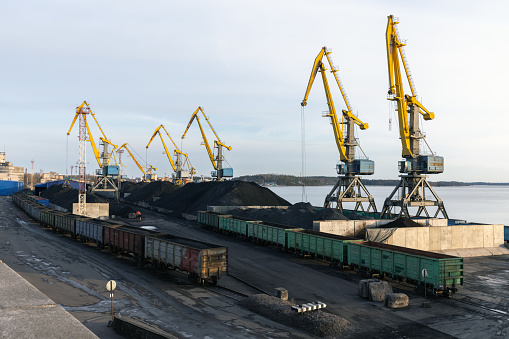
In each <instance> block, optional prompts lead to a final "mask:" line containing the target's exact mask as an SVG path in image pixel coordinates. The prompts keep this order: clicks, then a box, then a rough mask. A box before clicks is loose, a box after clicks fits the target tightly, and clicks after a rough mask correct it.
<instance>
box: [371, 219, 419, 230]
mask: <svg viewBox="0 0 509 339" xmlns="http://www.w3.org/2000/svg"><path fill="white" fill-rule="evenodd" d="M423 226H424V225H421V224H419V223H418V222H415V221H413V220H412V219H410V218H403V217H401V218H398V219H396V220H394V221H391V222H390V223H388V224H385V225H381V226H378V228H403V227H423Z"/></svg>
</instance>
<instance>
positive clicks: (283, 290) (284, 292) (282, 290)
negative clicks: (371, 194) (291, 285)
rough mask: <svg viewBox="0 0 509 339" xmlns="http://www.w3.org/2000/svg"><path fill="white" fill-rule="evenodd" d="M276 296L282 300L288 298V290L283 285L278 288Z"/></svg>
mask: <svg viewBox="0 0 509 339" xmlns="http://www.w3.org/2000/svg"><path fill="white" fill-rule="evenodd" d="M276 297H278V298H279V299H281V300H288V290H287V289H286V288H283V287H277V288H276Z"/></svg>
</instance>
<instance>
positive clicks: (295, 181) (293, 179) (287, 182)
mask: <svg viewBox="0 0 509 339" xmlns="http://www.w3.org/2000/svg"><path fill="white" fill-rule="evenodd" d="M235 179H236V180H241V181H249V182H254V183H257V184H258V185H260V186H268V187H276V186H333V185H335V184H336V182H337V177H323V176H307V177H297V176H292V175H284V174H256V175H245V176H240V177H238V178H235ZM362 181H363V183H364V184H365V185H367V186H396V185H397V184H398V183H399V180H392V179H365V178H363V180H362ZM430 184H431V186H434V187H462V186H509V183H500V182H499V183H492V182H483V181H479V182H461V181H430Z"/></svg>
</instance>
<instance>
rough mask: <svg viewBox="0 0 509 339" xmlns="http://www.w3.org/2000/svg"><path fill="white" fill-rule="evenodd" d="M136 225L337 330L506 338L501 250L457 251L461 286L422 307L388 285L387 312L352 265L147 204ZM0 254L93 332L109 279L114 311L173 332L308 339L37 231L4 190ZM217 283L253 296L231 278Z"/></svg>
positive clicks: (173, 275)
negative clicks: (215, 261) (211, 247)
mask: <svg viewBox="0 0 509 339" xmlns="http://www.w3.org/2000/svg"><path fill="white" fill-rule="evenodd" d="M138 225H139V226H153V227H157V229H158V230H160V231H166V232H170V233H174V234H178V235H182V236H186V237H189V238H194V239H197V240H202V241H206V242H211V243H216V244H220V245H225V246H228V250H229V272H230V274H232V275H234V276H236V277H240V278H241V279H242V280H244V281H247V282H249V283H250V284H252V285H255V286H257V287H258V288H260V289H262V290H264V291H267V292H268V293H274V292H275V291H274V289H275V288H277V287H284V288H286V289H287V290H288V291H289V296H290V300H292V301H294V302H295V303H303V302H310V301H318V300H319V301H322V302H325V303H326V304H327V308H326V311H327V312H331V313H334V314H337V315H339V316H341V317H344V318H345V319H347V320H348V321H349V322H350V323H351V324H352V326H353V332H351V333H350V334H348V335H346V336H345V337H351V338H358V337H363V336H365V337H370V338H429V337H434V338H448V337H457V338H479V337H483V338H497V337H498V338H504V337H509V309H508V308H509V306H508V300H509V295H508V294H509V288H508V287H509V286H507V285H508V281H509V279H508V278H509V256H507V255H504V256H491V257H477V258H465V261H464V262H465V266H464V269H465V284H464V287H463V288H462V289H461V290H460V292H459V293H457V294H456V295H455V296H454V298H453V299H452V300H451V299H441V298H436V299H435V298H428V301H429V302H430V304H431V307H430V308H421V304H422V302H423V301H424V297H423V296H421V295H418V294H415V293H414V292H413V291H412V288H411V287H410V286H404V285H401V286H398V285H397V286H396V288H395V290H396V291H405V292H406V293H408V294H409V296H410V305H409V307H408V308H405V309H398V310H392V309H387V308H385V307H384V306H383V304H381V303H375V302H369V301H367V300H365V299H362V298H360V297H358V296H357V294H356V293H357V283H358V280H359V279H360V277H357V276H356V275H355V273H354V272H342V271H337V270H334V269H332V268H329V267H328V265H326V264H325V263H322V262H319V261H316V260H311V259H303V258H296V257H294V256H292V255H290V254H284V253H280V252H277V251H276V250H275V249H274V248H272V247H266V246H257V245H255V244H252V243H247V242H243V241H241V240H240V239H237V238H233V237H228V236H226V235H222V234H216V233H213V232H211V231H206V230H203V229H201V228H200V227H199V225H198V224H196V223H195V222H189V221H184V220H179V219H174V218H169V217H167V216H164V215H160V214H157V213H154V212H150V211H143V220H142V222H140V223H139V224H138ZM0 258H2V260H3V261H4V263H6V264H7V265H8V266H9V267H11V268H12V269H13V270H15V271H16V272H17V273H19V274H20V275H21V276H22V277H24V278H25V279H27V280H28V281H29V282H30V283H32V284H33V285H34V286H35V287H37V288H38V289H39V290H40V291H41V292H43V293H44V294H45V295H47V296H48V297H49V298H51V299H52V300H54V301H55V302H56V303H57V304H59V305H62V307H64V309H66V310H67V311H69V312H70V313H71V314H72V315H73V316H74V317H76V318H77V319H78V320H80V321H81V322H82V323H83V324H84V325H85V326H87V327H88V328H89V329H90V330H92V332H94V333H95V334H96V335H97V336H99V337H100V338H110V337H111V336H109V335H110V334H111V335H113V334H114V333H110V332H108V328H107V327H106V324H107V321H108V320H109V317H110V305H109V297H108V294H107V291H106V290H105V284H106V282H107V281H108V280H110V279H114V280H116V281H117V282H118V287H117V289H118V291H116V293H115V298H114V299H115V300H114V308H115V312H117V311H118V312H120V313H121V314H123V315H128V316H132V317H135V318H138V319H141V320H144V321H146V322H148V323H151V324H153V325H154V326H157V327H158V328H161V329H162V330H165V331H167V332H169V333H172V334H174V335H176V336H177V337H188V338H204V337H205V336H207V337H209V338H225V337H229V338H294V337H300V338H306V337H310V335H309V334H307V333H305V332H303V331H298V330H295V329H293V328H291V327H288V326H286V325H285V324H278V323H275V322H273V321H270V320H267V319H265V318H263V317H260V316H259V315H257V314H254V313H252V312H249V311H247V310H245V309H243V308H241V307H239V306H237V305H236V302H235V301H233V300H232V299H228V298H227V297H224V296H221V295H217V294H215V293H214V292H211V291H209V290H207V289H203V288H201V287H200V286H197V285H192V284H190V283H189V282H188V281H187V278H186V277H185V276H184V275H183V274H182V273H179V272H173V271H170V272H164V273H160V272H157V271H154V270H152V269H151V268H150V267H148V266H145V267H140V266H136V265H135V264H134V261H132V260H130V259H128V258H125V257H117V256H113V255H111V254H110V253H108V252H107V251H100V250H98V249H96V248H94V247H93V246H91V245H86V244H85V245H84V244H81V243H79V242H77V241H74V240H71V239H70V237H68V236H62V235H57V234H55V233H53V232H51V231H50V230H49V229H43V228H41V227H40V226H39V225H38V224H36V223H34V222H32V221H31V219H30V218H29V217H28V216H26V215H25V214H24V213H23V212H22V211H21V210H19V209H17V207H16V206H15V205H14V204H13V203H12V202H10V201H8V200H7V198H5V197H1V198H0ZM219 284H220V285H222V286H225V287H231V288H234V289H239V290H243V292H244V293H255V292H254V291H252V290H250V289H249V288H247V287H245V286H242V284H240V283H239V282H238V281H236V280H235V279H233V278H231V277H226V278H223V279H222V280H220V282H219ZM103 285H104V286H103Z"/></svg>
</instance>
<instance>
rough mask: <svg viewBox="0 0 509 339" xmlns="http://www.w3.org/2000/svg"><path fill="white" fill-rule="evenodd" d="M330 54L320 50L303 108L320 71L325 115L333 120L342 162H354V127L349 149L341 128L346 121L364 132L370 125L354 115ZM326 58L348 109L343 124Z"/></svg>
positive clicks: (323, 49) (302, 104) (351, 130)
mask: <svg viewBox="0 0 509 339" xmlns="http://www.w3.org/2000/svg"><path fill="white" fill-rule="evenodd" d="M330 54H331V51H330V50H328V49H327V47H322V49H321V50H320V53H318V56H317V57H316V58H315V62H314V63H313V68H312V69H311V75H310V77H309V81H308V86H307V88H306V93H305V94H304V99H303V100H302V103H301V106H306V105H307V99H308V96H309V93H310V91H311V87H312V86H313V83H314V81H315V78H316V74H317V73H318V71H320V73H321V75H322V80H323V86H324V89H325V96H326V98H327V106H328V107H329V113H328V114H325V115H324V116H326V117H329V118H330V119H331V124H332V128H333V131H334V137H335V141H336V145H337V147H338V150H339V155H340V160H341V161H343V162H345V163H346V162H351V161H353V159H354V157H355V152H354V149H353V146H355V145H356V143H355V139H354V136H353V126H349V127H347V128H348V130H347V138H346V139H347V147H345V138H344V136H343V129H342V127H341V125H342V124H345V121H344V120H346V125H351V124H352V123H353V124H356V125H358V126H359V127H360V128H361V129H362V130H365V129H367V128H368V127H369V125H368V124H367V123H364V122H362V121H361V120H360V119H359V118H357V117H356V116H355V115H353V114H352V111H351V105H350V102H349V100H348V96H347V95H346V92H345V90H344V89H343V86H342V84H341V81H340V79H339V76H338V74H337V72H338V69H337V68H336V67H334V64H333V62H332V59H331V57H330ZM324 56H325V57H326V59H327V61H328V63H329V66H330V69H331V73H332V74H333V75H334V79H335V80H336V83H337V85H338V87H339V90H340V92H341V95H342V97H343V100H344V102H345V105H346V107H347V110H343V111H342V120H341V123H340V122H339V119H338V116H337V113H336V108H335V107H334V101H333V99H332V95H331V92H330V87H329V83H328V81H327V76H326V74H325V71H326V70H327V68H326V66H325V64H324V63H323V61H322V60H323V57H324ZM350 133H351V135H349V134H350ZM349 146H352V147H349Z"/></svg>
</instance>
